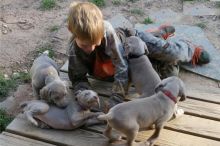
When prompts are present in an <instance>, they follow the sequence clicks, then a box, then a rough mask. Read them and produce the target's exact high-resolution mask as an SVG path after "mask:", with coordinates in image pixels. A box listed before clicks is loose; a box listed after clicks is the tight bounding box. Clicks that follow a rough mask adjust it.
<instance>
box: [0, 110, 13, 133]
mask: <svg viewBox="0 0 220 146" xmlns="http://www.w3.org/2000/svg"><path fill="white" fill-rule="evenodd" d="M12 120H13V118H12V117H11V116H9V115H8V114H7V113H6V112H5V110H2V109H0V132H2V131H4V130H5V128H6V127H7V125H8V124H9V123H10V122H11V121H12Z"/></svg>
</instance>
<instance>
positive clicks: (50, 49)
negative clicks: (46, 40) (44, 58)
mask: <svg viewBox="0 0 220 146" xmlns="http://www.w3.org/2000/svg"><path fill="white" fill-rule="evenodd" d="M47 50H48V51H49V54H48V56H49V57H50V58H52V59H53V58H54V56H55V52H54V50H53V48H52V46H51V45H49V44H45V45H43V46H41V47H40V48H38V50H37V53H38V54H42V53H43V52H44V51H47Z"/></svg>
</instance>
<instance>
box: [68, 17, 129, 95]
mask: <svg viewBox="0 0 220 146" xmlns="http://www.w3.org/2000/svg"><path fill="white" fill-rule="evenodd" d="M104 27H105V34H104V38H103V39H102V42H101V45H100V46H97V47H96V48H95V50H94V51H93V52H92V53H90V54H86V53H84V52H83V51H82V50H81V49H80V48H79V47H78V46H77V45H76V43H75V41H74V39H72V40H71V41H70V43H69V52H68V54H69V66H68V75H69V78H70V80H71V82H72V85H73V88H74V90H75V91H77V90H80V89H81V90H83V89H90V85H89V83H88V79H87V74H89V75H93V67H94V61H95V58H96V54H97V52H98V54H101V55H99V56H102V57H103V58H104V59H111V60H112V63H113V65H114V67H115V73H114V77H113V79H114V82H113V87H112V93H113V94H114V93H116V94H120V95H122V96H124V95H125V92H126V90H127V87H128V63H127V60H126V56H125V53H124V49H123V45H122V44H121V41H120V40H119V38H118V36H117V35H116V33H115V30H114V28H113V27H112V25H111V24H110V23H109V22H107V21H104Z"/></svg>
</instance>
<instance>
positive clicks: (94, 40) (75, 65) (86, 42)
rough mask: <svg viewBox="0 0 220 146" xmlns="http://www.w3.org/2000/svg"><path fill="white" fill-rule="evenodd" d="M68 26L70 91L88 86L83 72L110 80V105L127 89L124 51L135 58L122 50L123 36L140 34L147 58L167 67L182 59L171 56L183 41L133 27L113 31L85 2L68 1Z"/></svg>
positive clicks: (94, 8) (100, 14)
mask: <svg viewBox="0 0 220 146" xmlns="http://www.w3.org/2000/svg"><path fill="white" fill-rule="evenodd" d="M68 29H69V31H70V32H71V33H72V38H71V41H70V48H69V67H68V75H69V78H70V80H71V82H72V84H73V88H74V90H75V91H77V90H84V89H90V86H89V83H88V79H87V77H86V74H87V73H88V74H90V75H92V76H94V77H96V78H98V79H102V80H112V79H114V80H113V81H114V82H113V87H112V95H111V98H110V99H111V100H110V101H113V104H112V105H114V104H117V103H120V102H122V101H123V98H124V97H125V94H126V91H127V89H128V78H129V76H128V64H129V63H128V58H129V56H127V55H126V54H130V56H133V57H135V58H138V57H139V56H136V55H135V54H132V52H130V53H126V52H125V50H124V48H123V43H124V42H123V40H124V39H123V38H124V37H128V36H131V35H134V36H138V37H140V38H141V39H142V40H143V41H144V42H145V43H146V44H147V46H148V48H149V52H150V54H149V55H150V56H149V57H152V58H155V59H156V60H158V61H163V62H164V61H165V63H164V64H166V65H170V66H171V67H173V66H174V65H176V64H174V63H176V62H178V61H181V60H183V61H184V59H186V58H183V59H179V58H181V56H180V57H177V58H176V56H173V55H175V53H177V52H176V51H178V49H180V50H181V47H184V46H185V47H187V45H188V44H187V43H186V42H185V43H184V42H183V43H182V45H181V46H179V44H177V43H175V42H174V43H173V44H172V43H168V42H166V41H165V40H163V39H161V38H159V37H155V36H153V35H152V34H151V33H147V32H138V31H136V30H134V29H132V30H127V29H118V30H116V31H117V34H116V32H115V30H114V29H113V27H112V26H111V24H110V23H109V22H107V21H104V20H103V16H102V13H101V11H100V10H99V8H98V7H97V6H96V5H94V4H92V3H89V2H78V3H77V2H73V3H72V4H71V7H70V12H69V17H68ZM167 29H168V27H164V28H160V29H159V31H158V33H159V34H160V35H161V36H164V35H167V34H168V33H169V32H166V31H167ZM137 49H138V48H137ZM173 49H174V53H173V52H172V50H173ZM166 50H168V52H167V51H166ZM167 53H171V54H167ZM177 55H179V54H177ZM184 55H185V54H184ZM163 56H164V57H163ZM166 59H169V60H166ZM172 71H173V70H171V72H172ZM177 73H178V72H177V71H176V73H174V74H172V75H177ZM170 75H171V74H170Z"/></svg>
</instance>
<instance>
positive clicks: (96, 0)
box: [90, 0, 105, 7]
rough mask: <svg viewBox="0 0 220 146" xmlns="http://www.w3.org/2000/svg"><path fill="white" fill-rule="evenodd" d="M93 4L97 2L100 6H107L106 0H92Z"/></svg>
mask: <svg viewBox="0 0 220 146" xmlns="http://www.w3.org/2000/svg"><path fill="white" fill-rule="evenodd" d="M90 2H92V3H93V4H95V5H96V6H98V7H104V6H105V0H90Z"/></svg>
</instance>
